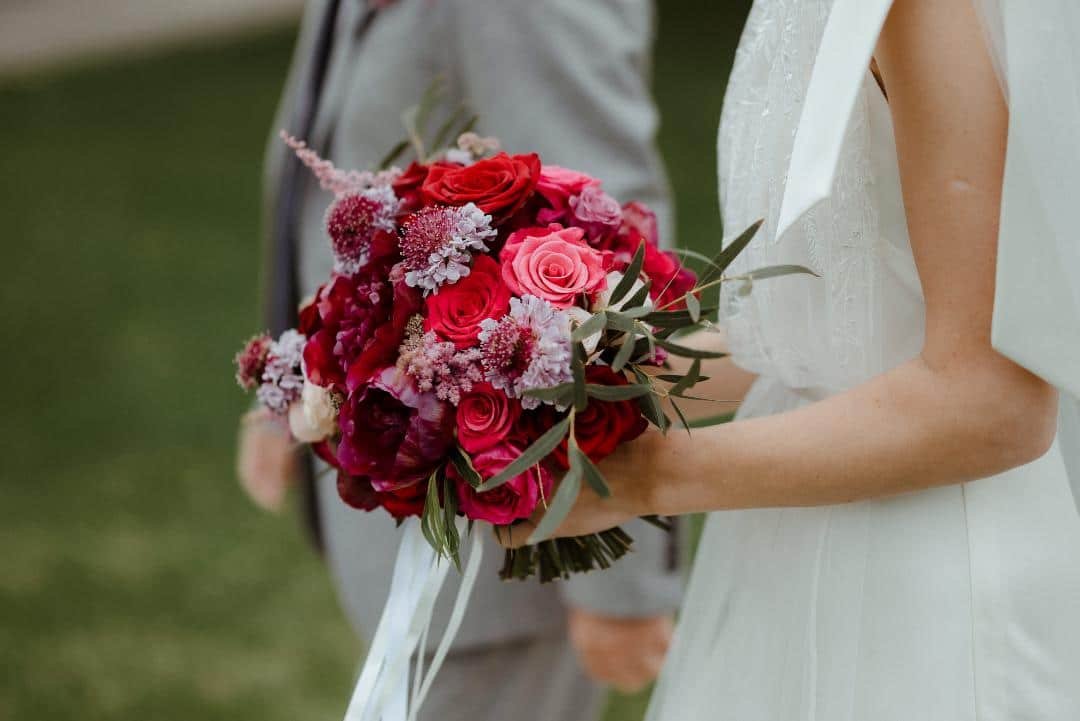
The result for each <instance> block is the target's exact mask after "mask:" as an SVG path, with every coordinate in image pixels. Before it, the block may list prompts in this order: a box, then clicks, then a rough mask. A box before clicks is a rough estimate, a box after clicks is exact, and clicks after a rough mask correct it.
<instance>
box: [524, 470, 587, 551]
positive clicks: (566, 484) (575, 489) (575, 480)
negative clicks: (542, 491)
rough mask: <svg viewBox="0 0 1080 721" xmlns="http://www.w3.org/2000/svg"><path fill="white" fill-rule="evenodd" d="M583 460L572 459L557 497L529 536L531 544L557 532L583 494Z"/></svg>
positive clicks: (550, 503)
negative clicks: (579, 495)
mask: <svg viewBox="0 0 1080 721" xmlns="http://www.w3.org/2000/svg"><path fill="white" fill-rule="evenodd" d="M581 473H582V468H581V460H580V458H577V457H575V456H571V457H570V470H568V471H567V472H566V475H565V476H563V478H562V480H561V481H559V488H558V489H557V490H556V491H555V497H554V498H552V499H551V501H550V502H549V503H548V506H547V510H546V511H545V512H544V517H543V518H541V519H540V523H539V524H538V525H537V526H536V530H535V531H533V533H532V535H531V536H529V539H528V541H529V543H539V542H540V541H543V540H544V539H545V538H547V537H548V536H550V535H551V534H552V533H554V532H555V529H557V528H558V527H559V525H560V524H561V523H562V522H563V520H564V519H565V518H566V516H567V515H569V513H570V509H571V508H573V507H574V502H575V501H576V500H577V497H578V494H579V493H581Z"/></svg>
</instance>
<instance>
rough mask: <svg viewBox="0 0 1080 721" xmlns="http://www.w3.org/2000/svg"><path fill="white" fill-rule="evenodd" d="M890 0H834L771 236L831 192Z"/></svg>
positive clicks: (782, 230)
mask: <svg viewBox="0 0 1080 721" xmlns="http://www.w3.org/2000/svg"><path fill="white" fill-rule="evenodd" d="M892 4H893V0H836V2H835V3H833V7H832V10H831V11H830V13H829V20H828V22H827V24H826V26H825V33H824V36H823V37H822V40H821V47H820V48H819V50H818V54H817V58H816V59H815V60H814V70H813V74H812V75H811V76H810V85H809V87H808V88H807V91H806V100H805V102H804V104H803V110H802V115H801V117H800V119H799V127H798V130H797V131H796V133H795V146H794V148H793V150H792V154H791V164H790V166H789V167H788V174H787V181H786V183H787V184H786V186H785V189H784V200H783V203H782V204H781V206H780V219H779V221H778V223H777V228H776V237H777V238H779V237H780V236H782V235H783V234H784V233H786V232H787V231H788V230H789V229H790V228H791V226H793V225H794V224H795V223H796V222H798V221H799V219H800V218H802V217H803V216H804V215H805V214H806V213H807V211H809V210H810V209H811V208H813V207H814V206H815V205H817V204H818V203H820V202H821V201H823V200H825V199H826V198H828V197H829V196H830V195H831V194H832V189H833V183H834V181H835V179H836V166H837V163H839V161H840V152H841V150H842V149H843V146H844V136H845V135H847V130H848V126H849V125H850V121H851V114H852V112H853V111H854V110H855V103H856V101H857V99H858V97H859V89H860V87H861V86H862V81H863V79H864V78H865V77H866V73H867V71H868V70H869V68H870V60H871V58H872V57H873V55H874V48H875V47H876V46H877V40H878V36H879V35H880V34H881V29H882V27H884V25H885V18H886V17H887V16H888V14H889V8H891V7H892Z"/></svg>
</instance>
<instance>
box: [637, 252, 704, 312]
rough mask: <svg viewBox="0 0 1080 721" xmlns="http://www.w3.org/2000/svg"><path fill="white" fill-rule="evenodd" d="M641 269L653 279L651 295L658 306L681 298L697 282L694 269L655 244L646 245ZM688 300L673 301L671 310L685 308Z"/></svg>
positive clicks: (650, 289)
mask: <svg viewBox="0 0 1080 721" xmlns="http://www.w3.org/2000/svg"><path fill="white" fill-rule="evenodd" d="M641 270H642V272H643V273H645V275H646V276H648V277H649V279H650V280H651V281H652V286H651V287H650V288H649V297H651V298H652V299H653V302H654V303H655V304H656V306H657V307H663V306H665V305H667V304H668V303H672V301H675V300H676V299H681V298H682V297H683V296H685V295H686V294H687V293H688V292H689V291H690V289H691V288H693V287H694V286H695V285H696V284H697V276H696V275H695V274H694V271H692V270H690V269H689V268H686V267H685V266H684V265H683V264H682V261H681V260H679V257H678V256H677V255H675V254H674V253H672V252H670V251H664V250H660V249H659V248H657V247H656V246H654V245H646V246H645V263H644V264H643V265H642V267H641ZM685 307H686V302H685V301H683V300H679V301H678V302H677V303H672V305H671V306H670V308H669V309H670V310H675V309H679V308H685Z"/></svg>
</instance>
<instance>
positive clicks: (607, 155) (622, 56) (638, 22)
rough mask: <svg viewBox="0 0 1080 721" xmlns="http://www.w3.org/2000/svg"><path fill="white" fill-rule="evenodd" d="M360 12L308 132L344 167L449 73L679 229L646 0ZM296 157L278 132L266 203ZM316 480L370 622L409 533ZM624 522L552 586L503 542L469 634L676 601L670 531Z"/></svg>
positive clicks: (549, 158) (518, 130) (344, 566)
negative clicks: (622, 535) (582, 569)
mask: <svg viewBox="0 0 1080 721" xmlns="http://www.w3.org/2000/svg"><path fill="white" fill-rule="evenodd" d="M325 2H326V0H315V1H314V2H311V3H309V7H308V11H307V13H306V17H305V20H304V23H303V26H302V29H301V34H300V39H299V41H298V43H297V48H296V52H295V57H294V59H293V66H292V69H291V71H290V76H289V82H288V84H287V87H286V92H285V95H284V99H283V102H282V109H281V111H280V112H279V118H278V124H276V125H275V127H274V135H276V132H277V129H278V128H280V127H282V125H281V124H282V123H284V122H286V120H285V119H286V118H288V117H290V114H291V113H290V110H291V108H292V104H293V103H294V102H295V101H294V98H295V94H296V88H297V84H298V83H299V82H303V79H304V78H305V77H307V66H308V64H309V63H310V62H311V59H310V57H309V55H310V54H311V47H312V43H313V39H314V38H313V36H314V33H315V26H316V25H317V24H318V18H319V16H320V11H321V10H322V8H323V5H324V3H325ZM364 12H365V3H364V2H363V0H343V3H342V8H341V10H340V13H339V16H338V22H337V27H336V36H335V38H334V45H333V47H332V50H331V55H330V63H329V68H328V70H327V75H326V80H325V86H324V87H325V90H324V92H323V94H322V98H321V100H320V104H319V107H318V112H317V113H316V116H315V121H314V129H313V132H312V135H311V137H310V138H308V139H307V140H308V141H309V143H310V144H311V145H312V146H313V147H315V148H317V149H319V150H320V151H322V152H324V153H327V154H328V155H329V157H330V158H331V159H332V160H333V161H334V162H335V164H337V165H338V166H339V167H345V168H365V167H370V166H372V165H373V164H374V163H376V162H377V161H378V159H379V158H381V157H382V156H383V155H384V154H385V152H386V151H387V149H389V148H390V147H391V146H392V145H393V144H394V143H395V142H397V141H398V140H399V139H401V138H402V137H403V135H404V133H403V130H402V127H401V123H400V119H399V116H400V113H401V111H402V110H403V109H404V108H406V107H408V106H410V105H413V104H415V103H416V102H417V101H418V99H419V98H420V96H421V94H422V92H423V90H424V89H425V88H426V87H427V86H428V85H429V84H430V82H431V80H432V79H433V78H434V77H435V76H436V75H442V76H443V78H444V80H445V83H446V86H447V89H448V95H449V97H450V99H451V100H454V99H460V100H464V101H466V102H468V103H469V105H470V106H471V108H472V109H473V110H474V111H476V112H478V113H479V114H480V118H481V125H480V128H479V130H480V131H481V132H487V133H492V134H496V135H498V137H499V138H500V139H501V140H502V143H503V147H504V148H506V149H507V150H509V151H510V152H515V151H520V152H527V151H537V152H539V153H540V155H541V157H542V158H543V159H544V161H545V162H547V163H555V164H560V165H566V166H569V167H574V168H577V169H580V170H583V171H586V172H588V173H590V174H593V175H596V176H597V177H599V178H601V179H602V180H603V181H604V184H605V188H606V189H607V190H608V192H610V193H611V194H612V195H614V196H615V197H617V198H619V199H621V200H630V199H636V200H640V201H643V202H646V203H648V204H649V205H650V206H652V207H653V208H654V209H655V210H656V212H657V215H658V216H659V220H660V223H661V228H662V232H663V234H664V237H666V238H670V237H671V233H672V227H671V226H672V223H671V212H670V206H669V201H668V192H667V184H666V181H665V178H664V175H663V170H662V166H661V163H660V159H659V156H658V154H657V151H656V148H655V145H654V136H655V133H656V128H657V113H656V109H655V107H654V105H653V103H652V99H651V96H650V94H649V88H648V85H649V68H650V61H651V58H650V52H651V43H652V33H653V14H652V6H651V3H650V2H649V1H648V0H398V2H396V3H395V4H394V5H392V6H390V7H389V8H388V9H386V10H382V11H380V12H379V14H378V15H377V16H376V17H375V19H374V21H373V22H372V23H371V24H370V26H369V27H368V28H367V30H366V32H364V33H363V37H362V38H361V37H358V35H357V29H358V28H359V27H360V24H361V23H360V21H361V18H362V17H363V15H364ZM448 105H452V103H448ZM437 125H438V119H436V122H435V123H433V126H437ZM284 158H285V151H284V149H283V146H282V144H281V143H280V141H278V140H277V139H276V137H272V140H271V143H270V147H269V149H268V152H267V163H266V170H267V173H266V181H267V182H266V205H267V208H268V209H269V208H272V207H273V205H274V203H275V202H276V194H277V188H278V184H279V175H280V173H281V168H282V165H283V159H284ZM330 199H331V198H330V196H329V195H328V194H326V193H325V192H324V191H321V190H320V189H319V188H318V186H317V184H315V183H308V184H307V187H306V189H305V194H304V199H303V203H302V207H301V211H300V213H301V214H300V227H299V237H298V239H297V242H298V243H299V251H300V252H299V263H300V269H299V271H300V272H299V280H300V287H301V289H302V292H303V293H304V294H307V293H311V292H313V291H314V290H315V288H316V287H317V285H318V284H319V283H320V282H322V281H324V280H325V279H326V278H327V277H328V275H329V271H330V267H331V256H330V251H329V246H328V242H327V240H326V237H325V233H324V231H323V227H322V221H323V214H324V212H325V209H326V206H327V204H328V203H329V201H330ZM271 217H272V216H271ZM269 291H270V292H273V289H269ZM316 483H317V488H316V490H317V494H316V495H317V510H318V512H319V516H320V518H321V523H322V528H323V538H324V542H325V547H326V551H327V557H328V561H329V564H330V566H331V568H332V571H333V574H334V577H335V580H336V582H337V585H338V590H339V595H340V597H341V600H342V603H343V605H344V607H345V609H346V611H347V613H348V615H349V618H350V620H351V621H352V622H353V624H354V625H355V626H356V628H357V629H358V631H359V632H361V633H362V634H370V633H372V632H373V631H374V627H375V624H376V623H377V621H378V618H379V615H380V613H381V611H382V606H383V602H384V600H385V598H386V594H387V591H388V584H389V579H390V575H391V569H392V567H393V563H394V555H395V551H396V547H397V541H398V534H397V532H396V530H395V528H394V524H393V522H392V520H391V519H390V518H389V517H387V516H385V515H383V514H379V513H375V514H365V513H362V512H359V511H355V510H352V509H351V508H348V507H347V506H345V504H344V503H342V502H341V501H340V499H338V497H337V493H336V490H335V487H334V479H333V478H332V477H331V476H329V475H325V474H324V476H323V477H321V478H320V479H319V480H318V481H317V482H316ZM627 530H629V531H630V532H631V534H632V535H633V536H634V537H635V539H636V543H635V552H634V553H633V554H632V555H630V556H628V557H626V558H624V559H622V560H621V561H620V562H619V563H618V564H616V565H615V567H614V568H612V569H611V570H609V571H606V572H604V573H594V574H589V575H585V576H581V577H577V578H574V579H573V580H571V581H569V582H564V583H556V584H550V585H547V586H539V585H537V584H536V583H535V582H529V583H511V584H508V583H503V582H500V581H499V580H498V578H497V569H498V566H499V564H500V563H501V560H502V553H501V549H499V548H498V547H497V546H496V545H495V544H494V543H493V542H492V543H491V544H490V545H489V546H488V547H487V550H486V557H485V567H484V568H483V569H482V571H481V576H480V581H479V582H478V584H477V587H476V589H475V590H474V593H473V598H472V602H471V605H470V609H469V612H468V613H467V615H466V619H465V622H464V624H463V626H462V629H461V632H460V633H459V636H458V640H457V647H458V648H461V647H465V646H473V645H477V644H485V643H495V642H501V641H505V640H509V639H513V638H520V637H528V636H535V635H538V634H545V633H555V632H558V631H559V630H560V629H561V628H562V626H563V624H564V622H565V613H564V609H563V604H564V603H567V602H568V603H572V604H574V605H578V606H582V607H585V608H589V609H592V610H596V611H600V612H605V613H610V614H615V615H623V616H641V615H649V614H654V613H658V612H664V611H671V610H674V609H675V608H676V606H677V604H678V601H679V598H680V593H681V584H680V575H679V572H678V570H677V569H675V568H673V564H672V563H670V561H669V558H670V557H671V556H672V554H671V549H670V543H669V539H668V538H667V537H666V536H665V534H663V533H662V532H660V531H658V530H656V529H654V528H652V527H649V526H647V525H645V524H642V523H640V522H635V523H633V524H630V526H629V527H628V529H627ZM477 531H478V532H484V531H483V530H482V529H480V528H478V529H477ZM447 585H448V587H449V588H447V589H446V590H444V592H443V595H442V598H441V599H440V605H441V609H440V610H439V611H438V612H437V615H440V614H441V615H443V617H445V615H446V614H448V610H449V605H450V603H451V602H452V599H453V596H454V592H455V590H456V585H457V579H456V576H455V574H453V573H452V574H451V580H450V581H449V582H448V584H447ZM437 623H438V617H437ZM438 627H439V626H436V628H438Z"/></svg>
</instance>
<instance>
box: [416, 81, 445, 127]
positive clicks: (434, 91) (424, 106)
mask: <svg viewBox="0 0 1080 721" xmlns="http://www.w3.org/2000/svg"><path fill="white" fill-rule="evenodd" d="M445 83H446V78H445V76H443V75H436V76H435V77H434V78H433V79H432V81H431V82H430V83H429V84H428V86H427V88H425V89H424V94H423V95H422V96H421V97H420V104H419V105H418V106H417V107H416V116H415V123H416V132H417V134H418V135H420V137H423V136H424V135H425V134H426V133H427V126H428V123H429V122H430V120H431V114H432V113H433V112H435V108H437V107H438V106H439V102H440V101H441V100H442V97H443V86H444V85H445Z"/></svg>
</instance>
